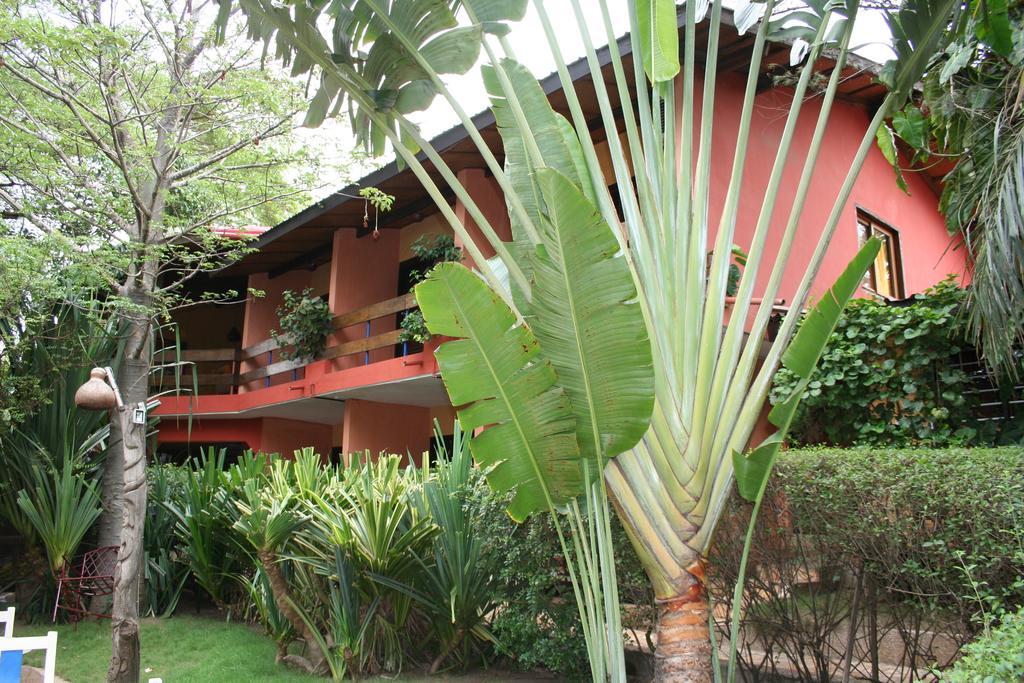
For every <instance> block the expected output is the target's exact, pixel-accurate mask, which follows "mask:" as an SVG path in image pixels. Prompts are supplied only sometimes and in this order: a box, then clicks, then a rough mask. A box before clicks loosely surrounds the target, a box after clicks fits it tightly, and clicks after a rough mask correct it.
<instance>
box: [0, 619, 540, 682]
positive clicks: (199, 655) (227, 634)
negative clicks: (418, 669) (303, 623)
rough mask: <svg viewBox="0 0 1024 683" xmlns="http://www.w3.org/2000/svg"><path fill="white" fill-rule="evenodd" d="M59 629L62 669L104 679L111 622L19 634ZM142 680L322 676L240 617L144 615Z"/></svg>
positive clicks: (75, 676)
mask: <svg viewBox="0 0 1024 683" xmlns="http://www.w3.org/2000/svg"><path fill="white" fill-rule="evenodd" d="M47 631H57V632H58V633H59V635H58V636H57V675H58V676H60V677H61V678H63V679H64V680H66V681H69V683H102V681H104V680H105V679H106V675H107V665H108V664H109V663H110V622H109V621H106V620H104V621H102V622H97V621H91V620H90V621H87V622H83V623H81V624H79V625H78V627H77V628H75V627H72V626H70V625H67V624H60V625H57V626H51V625H48V624H32V625H25V624H18V625H16V626H15V628H14V635H16V636H33V635H44V634H45V633H46V632H47ZM140 637H141V640H142V671H143V673H142V680H143V681H144V682H145V681H148V680H149V679H150V678H162V679H163V682H164V683H235V682H237V683H271V682H273V683H289V682H292V681H303V683H313V682H315V681H323V680H326V679H323V678H314V677H312V676H308V675H306V674H304V673H302V672H299V671H297V670H295V669H291V668H287V667H285V666H283V665H281V666H278V665H276V664H274V644H273V642H272V641H271V640H270V638H268V637H266V636H265V635H263V634H262V633H261V632H260V631H259V630H258V629H256V628H253V627H250V626H247V625H246V624H240V623H237V622H231V623H229V622H225V621H222V620H218V619H212V618H208V617H197V616H184V615H182V616H176V617H172V618H170V619H143V620H142V623H141V636H140ZM25 663H26V664H31V665H33V666H41V664H42V655H41V654H40V653H33V654H31V655H28V657H27V658H26V662H25ZM545 679H547V680H548V681H549V682H550V678H548V677H547V676H544V675H541V676H531V675H529V674H517V673H509V672H501V671H480V672H475V673H470V674H467V675H463V676H431V677H426V676H423V675H416V674H408V675H402V676H399V677H398V678H395V677H387V678H372V679H367V678H363V679H360V680H361V681H363V682H364V683H384V682H385V681H396V680H397V681H400V682H401V683H425V682H426V681H430V683H437V682H438V681H445V680H450V681H459V682H460V683H479V682H483V681H511V680H515V681H519V682H520V683H528V682H530V681H538V680H540V681H543V680H545Z"/></svg>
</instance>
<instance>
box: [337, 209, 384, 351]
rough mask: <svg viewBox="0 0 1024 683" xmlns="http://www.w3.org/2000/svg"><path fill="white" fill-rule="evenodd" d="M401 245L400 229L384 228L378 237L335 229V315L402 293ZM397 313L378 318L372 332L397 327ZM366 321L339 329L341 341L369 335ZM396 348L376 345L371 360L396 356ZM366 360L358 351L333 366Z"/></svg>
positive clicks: (372, 324)
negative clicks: (399, 291)
mask: <svg viewBox="0 0 1024 683" xmlns="http://www.w3.org/2000/svg"><path fill="white" fill-rule="evenodd" d="M398 245H399V236H398V231H396V230H381V231H380V234H379V237H378V239H374V238H373V237H372V236H370V235H364V236H363V237H356V231H355V230H352V229H347V228H345V229H339V230H336V231H335V232H334V244H333V247H332V252H331V275H330V297H329V301H330V305H331V310H332V311H333V312H334V314H335V315H338V314H341V313H347V312H349V311H353V310H355V309H357V308H362V307H363V306H369V305H370V304H375V303H377V302H380V301H386V300H388V299H392V298H394V297H395V296H397V294H398ZM395 325H396V321H395V316H394V315H389V316H385V317H383V318H378V319H377V320H374V321H372V322H371V324H370V335H371V336H372V335H376V334H381V333H383V332H390V331H392V330H394V329H395ZM366 336H367V334H366V324H365V323H361V324H359V325H353V326H352V327H347V328H345V329H343V330H339V331H338V333H337V334H336V335H335V340H336V341H337V342H345V341H353V340H356V339H362V338H364V337H366ZM394 355H395V353H394V349H392V348H383V349H375V350H373V351H371V352H370V362H371V363H376V362H377V361H380V360H386V359H388V358H393V357H394ZM364 363H365V356H364V354H356V355H354V356H348V357H343V358H339V359H337V360H335V361H333V369H335V370H342V369H345V368H350V367H353V366H356V365H363V364H364Z"/></svg>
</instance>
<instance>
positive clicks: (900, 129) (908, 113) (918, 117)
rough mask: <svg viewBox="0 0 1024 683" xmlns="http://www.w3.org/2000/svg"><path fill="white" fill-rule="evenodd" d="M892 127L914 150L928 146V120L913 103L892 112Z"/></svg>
mask: <svg viewBox="0 0 1024 683" xmlns="http://www.w3.org/2000/svg"><path fill="white" fill-rule="evenodd" d="M892 127H893V128H895V129H896V134H897V135H899V136H900V137H901V138H902V139H903V141H904V142H906V143H907V144H908V145H910V146H911V147H913V148H914V149H915V150H921V149H925V148H927V147H928V139H929V131H928V121H927V119H925V117H924V114H922V113H921V110H920V109H918V108H917V107H916V106H914V105H913V104H911V105H908V106H907V107H905V108H904V109H903V111H898V112H896V113H895V114H893V117H892ZM887 158H888V157H887Z"/></svg>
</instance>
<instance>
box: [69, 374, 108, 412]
mask: <svg viewBox="0 0 1024 683" xmlns="http://www.w3.org/2000/svg"><path fill="white" fill-rule="evenodd" d="M106 376H107V371H106V370H104V369H103V368H93V369H92V370H91V371H90V372H89V380H88V381H87V382H86V383H85V384H83V385H82V386H80V387H78V391H76V392H75V405H76V406H78V407H79V408H85V409H86V410H110V409H111V408H113V407H114V404H115V403H116V402H117V401H116V399H115V398H114V390H113V389H112V388H111V386H110V385H109V384H107V383H106V381H105V378H106Z"/></svg>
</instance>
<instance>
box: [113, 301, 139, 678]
mask: <svg viewBox="0 0 1024 683" xmlns="http://www.w3.org/2000/svg"><path fill="white" fill-rule="evenodd" d="M144 297H145V295H140V296H137V297H136V298H137V299H140V300H141V299H143V298H144ZM149 351H150V343H149V319H148V318H146V317H143V316H141V315H136V316H133V317H132V318H131V322H130V329H129V333H128V340H127V345H126V353H125V360H124V361H123V362H122V363H121V373H120V374H119V375H118V376H117V377H116V380H117V383H118V387H119V389H120V391H121V398H122V400H123V402H124V406H123V407H122V408H121V409H120V410H115V411H113V418H112V420H111V422H112V423H113V425H116V426H117V428H118V429H117V431H118V432H119V433H120V434H121V440H120V442H119V443H117V442H115V443H112V444H111V448H110V450H109V451H108V453H107V465H108V467H107V469H106V471H105V475H108V474H110V472H111V471H115V472H116V471H117V470H118V469H120V471H121V472H123V479H122V485H121V487H120V490H121V496H120V500H119V501H117V500H113V499H107V500H105V501H104V503H105V505H107V506H116V507H119V508H120V509H121V523H120V525H119V534H118V536H119V543H118V550H117V565H116V567H115V569H114V604H113V607H112V609H111V626H112V628H113V643H112V645H113V647H112V650H113V651H112V655H111V658H110V668H109V669H108V670H107V681H108V683H138V681H139V675H140V672H139V666H140V665H139V660H140V648H139V592H140V590H139V589H140V585H141V581H142V575H143V572H142V569H143V566H142V565H143V562H144V561H145V552H144V550H143V534H144V533H145V528H144V527H145V521H146V424H145V420H143V423H142V424H134V423H133V421H132V412H133V411H134V410H135V408H137V407H138V405H139V404H140V403H141V404H142V405H145V403H146V399H147V398H148V394H149V369H150V353H149ZM111 461H120V462H119V463H117V462H115V463H113V465H114V466H113V467H111ZM106 483H107V482H104V490H105V491H106V488H107V487H106Z"/></svg>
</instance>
